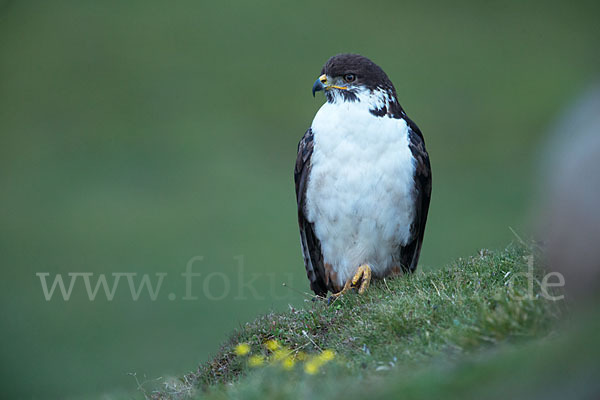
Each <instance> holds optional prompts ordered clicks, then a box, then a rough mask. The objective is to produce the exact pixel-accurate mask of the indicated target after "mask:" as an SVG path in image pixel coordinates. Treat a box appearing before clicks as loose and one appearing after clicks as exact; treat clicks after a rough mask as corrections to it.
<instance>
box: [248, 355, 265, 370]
mask: <svg viewBox="0 0 600 400" xmlns="http://www.w3.org/2000/svg"><path fill="white" fill-rule="evenodd" d="M264 363H265V359H264V357H263V356H261V355H253V356H251V357H250V358H249V359H248V365H249V366H251V367H260V366H261V365H263V364H264Z"/></svg>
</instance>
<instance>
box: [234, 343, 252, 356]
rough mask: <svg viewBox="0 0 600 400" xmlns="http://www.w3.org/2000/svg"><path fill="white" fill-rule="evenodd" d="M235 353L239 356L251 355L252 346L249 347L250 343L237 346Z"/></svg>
mask: <svg viewBox="0 0 600 400" xmlns="http://www.w3.org/2000/svg"><path fill="white" fill-rule="evenodd" d="M234 351H235V354H237V355H238V356H245V355H246V354H248V353H250V345H248V343H240V344H238V345H237V346H235V350H234Z"/></svg>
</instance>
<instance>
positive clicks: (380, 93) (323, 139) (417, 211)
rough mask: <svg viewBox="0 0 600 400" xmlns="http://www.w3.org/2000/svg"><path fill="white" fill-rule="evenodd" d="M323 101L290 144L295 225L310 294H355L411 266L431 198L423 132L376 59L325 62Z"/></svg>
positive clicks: (319, 86)
mask: <svg viewBox="0 0 600 400" xmlns="http://www.w3.org/2000/svg"><path fill="white" fill-rule="evenodd" d="M318 91H324V93H325V97H326V100H327V102H326V103H324V104H323V106H322V107H321V108H320V109H319V111H318V112H317V114H316V115H315V117H314V119H313V122H312V125H311V127H310V128H309V129H308V130H307V131H306V133H305V134H304V136H303V137H302V139H301V140H300V143H299V144H298V157H297V159H296V166H295V169H294V180H295V183H296V199H297V205H298V223H299V226H300V238H301V243H302V252H303V255H304V264H305V267H306V273H307V276H308V279H309V281H310V287H311V289H312V290H313V291H314V292H315V294H317V295H319V296H326V295H327V292H332V293H333V296H339V295H340V294H342V293H345V292H347V291H348V290H350V289H351V288H358V291H359V293H363V292H364V291H365V289H366V288H367V287H368V286H369V283H370V281H371V278H372V277H373V278H383V277H386V276H391V275H396V274H400V273H407V272H413V271H414V270H415V269H416V268H417V262H418V260H419V253H420V252H421V245H422V244H423V234H424V232H425V222H426V220H427V211H428V209H429V199H430V197H431V167H430V164H429V155H428V154H427V150H426V149H425V142H424V140H423V135H422V134H421V131H420V130H419V128H418V127H417V125H416V124H415V123H414V122H413V121H411V120H410V119H409V118H408V117H407V115H406V113H405V112H404V110H403V109H402V107H401V106H400V103H399V102H398V98H397V96H396V89H395V88H394V85H393V84H392V82H391V81H390V80H389V78H388V77H387V75H386V74H385V72H384V71H383V70H382V69H381V68H380V67H379V66H378V65H376V64H375V63H374V62H372V61H371V60H369V59H368V58H366V57H363V56H360V55H357V54H340V55H336V56H333V57H331V58H330V59H329V60H328V61H327V62H326V63H325V65H324V66H323V69H322V70H321V76H320V77H319V78H318V79H317V80H316V82H315V83H314V85H313V88H312V92H313V96H314V95H315V92H318Z"/></svg>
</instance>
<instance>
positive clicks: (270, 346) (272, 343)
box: [265, 339, 280, 351]
mask: <svg viewBox="0 0 600 400" xmlns="http://www.w3.org/2000/svg"><path fill="white" fill-rule="evenodd" d="M265 347H266V348H267V349H269V350H271V351H275V350H277V349H278V348H279V347H280V346H279V343H278V342H277V340H273V339H271V340H269V341H267V343H265Z"/></svg>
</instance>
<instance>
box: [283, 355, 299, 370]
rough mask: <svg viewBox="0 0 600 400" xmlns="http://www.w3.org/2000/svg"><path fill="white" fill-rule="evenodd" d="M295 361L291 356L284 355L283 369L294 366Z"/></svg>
mask: <svg viewBox="0 0 600 400" xmlns="http://www.w3.org/2000/svg"><path fill="white" fill-rule="evenodd" d="M295 363H296V361H294V359H293V358H292V357H286V359H285V360H283V363H282V365H283V369H285V370H288V371H289V370H290V369H292V368H294V364H295Z"/></svg>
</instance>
